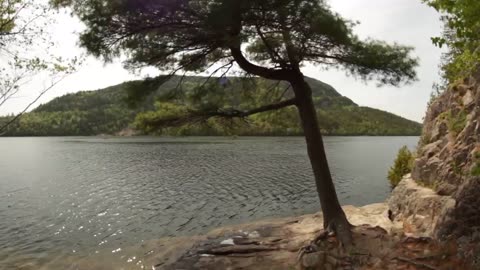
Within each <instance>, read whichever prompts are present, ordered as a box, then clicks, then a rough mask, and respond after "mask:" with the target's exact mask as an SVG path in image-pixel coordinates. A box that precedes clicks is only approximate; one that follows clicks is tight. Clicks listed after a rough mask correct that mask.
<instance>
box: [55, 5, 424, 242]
mask: <svg viewBox="0 0 480 270" xmlns="http://www.w3.org/2000/svg"><path fill="white" fill-rule="evenodd" d="M54 3H55V4H56V5H57V6H69V7H71V8H72V10H73V12H74V13H75V14H76V15H78V16H79V18H80V19H81V20H82V21H83V22H84V23H85V24H86V30H85V31H84V32H83V33H82V34H81V37H80V40H81V44H82V45H83V46H84V47H86V48H87V49H88V51H89V52H90V53H92V54H93V55H95V56H98V57H103V58H104V59H105V60H107V61H108V60H111V59H113V58H114V57H118V56H123V55H124V56H127V57H128V60H127V61H126V65H127V66H128V67H130V68H138V67H144V66H154V67H157V68H158V69H160V70H164V71H170V72H175V71H180V70H182V71H192V72H203V71H207V70H209V67H212V66H215V67H216V66H220V68H219V69H218V70H222V68H223V70H224V72H228V70H229V69H230V68H231V67H232V66H233V65H234V64H236V65H237V66H238V67H239V68H240V69H242V70H243V71H245V72H246V73H248V74H251V75H253V76H259V77H263V78H266V79H270V80H277V81H286V82H288V83H289V84H290V85H291V87H292V89H293V93H294V97H292V98H291V99H283V100H280V101H279V102H276V103H273V104H268V105H264V106H260V107H257V108H249V109H242V110H239V109H235V108H231V109H228V110H217V109H215V108H213V109H210V108H203V109H202V110H191V111H189V113H188V114H182V115H181V116H179V117H178V118H176V117H172V116H169V117H168V118H167V119H159V120H158V121H157V124H158V125H175V124H178V123H183V122H185V120H194V121H198V120H199V119H209V118H212V117H216V118H219V117H222V118H241V117H247V116H249V115H253V114H257V113H261V112H265V111H270V110H277V109H281V108H285V107H288V106H296V107H297V109H298V112H299V115H300V122H301V126H302V128H303V131H304V134H305V138H306V143H307V150H308V155H309V157H310V162H311V165H312V168H313V172H314V176H315V182H316V185H317V191H318V194H319V198H320V202H321V207H322V212H323V216H324V227H325V228H326V229H328V230H330V231H334V232H336V233H337V236H338V237H339V239H340V241H341V242H342V243H344V244H346V245H349V244H350V243H351V241H352V239H351V232H350V224H349V222H348V220H347V218H346V216H345V213H344V212H343V210H342V208H341V206H340V203H339V201H338V198H337V195H336V192H335V188H334V184H333V181H332V176H331V173H330V170H329V166H328V162H327V158H326V154H325V149H324V145H323V140H322V135H321V133H320V128H319V123H318V121H317V114H316V111H315V107H314V101H313V98H312V90H311V88H310V86H309V85H308V83H306V81H305V78H304V75H303V73H302V70H301V67H302V66H303V65H304V64H306V63H313V64H316V65H319V66H322V67H324V68H329V67H334V68H341V69H345V70H346V71H347V72H348V73H349V74H352V75H354V76H357V77H359V78H360V79H363V80H377V81H378V82H379V83H380V84H389V85H399V84H401V83H408V82H411V81H413V80H414V79H415V78H416V73H415V71H414V67H415V66H416V65H417V59H414V58H412V57H411V56H410V52H411V50H412V49H411V48H409V47H405V46H400V45H397V44H394V45H388V44H386V43H384V42H381V41H376V40H366V41H365V40H360V39H359V38H358V37H357V36H356V35H354V34H353V30H352V28H353V26H354V23H353V22H350V21H348V20H345V19H343V18H342V17H341V16H340V15H338V14H337V13H334V12H333V11H331V9H330V8H329V6H328V5H327V4H326V3H325V1H322V0H105V1H98V0H54ZM180 118H181V119H183V120H182V121H180V120H181V119H180Z"/></svg>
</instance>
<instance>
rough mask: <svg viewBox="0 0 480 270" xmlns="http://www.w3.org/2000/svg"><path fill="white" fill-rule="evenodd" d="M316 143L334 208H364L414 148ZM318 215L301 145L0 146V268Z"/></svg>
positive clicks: (48, 141) (213, 141) (25, 142)
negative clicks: (397, 160)
mask: <svg viewBox="0 0 480 270" xmlns="http://www.w3.org/2000/svg"><path fill="white" fill-rule="evenodd" d="M325 140H326V142H325V144H326V148H327V155H328V158H329V162H330V166H331V170H332V173H333V176H334V179H335V185H336V188H337V192H338V195H339V197H340V201H341V203H342V204H354V205H365V204H369V203H374V202H380V201H383V200H384V199H385V198H386V197H387V196H388V194H389V192H390V187H389V184H388V182H387V179H386V174H387V170H388V168H389V166H391V164H392V162H393V159H394V157H395V155H396V152H397V151H398V149H399V148H400V147H401V146H402V145H407V146H409V147H410V148H411V149H413V148H414V147H415V146H416V144H417V141H418V137H327V138H326V139H325ZM318 210H319V202H318V198H317V195H316V192H315V185H314V180H313V176H312V172H311V169H310V165H309V162H308V158H307V154H306V147H305V142H304V140H303V138H301V137H288V138H284V137H282V138H279V137H262V138H216V137H199V138H197V137H194V138H108V139H103V138H96V137H85V138H82V137H66V138H0V269H20V266H22V265H23V267H28V266H31V267H32V269H40V268H41V266H42V265H46V264H48V262H49V261H51V259H52V258H54V257H55V258H61V257H62V256H72V255H75V256H80V257H81V256H83V257H85V256H89V255H91V254H94V253H96V252H98V250H111V251H112V252H113V253H114V251H115V250H118V249H120V248H124V247H128V246H131V245H134V244H137V243H141V242H142V241H147V240H150V239H158V238H161V237H166V236H182V235H192V234H199V233H204V232H207V231H209V230H210V229H212V228H214V227H218V226H223V225H228V224H236V223H241V222H246V221H254V220H258V219H262V218H267V217H284V216H291V215H299V214H305V213H313V212H316V211H318ZM122 259H123V257H122ZM17 267H18V268H17ZM25 269H27V268H25ZM28 269H29V268H28ZM49 269H51V268H49Z"/></svg>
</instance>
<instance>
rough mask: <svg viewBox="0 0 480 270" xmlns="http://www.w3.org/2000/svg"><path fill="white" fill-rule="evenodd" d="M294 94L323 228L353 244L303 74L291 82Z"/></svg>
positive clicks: (341, 240)
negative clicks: (322, 219)
mask: <svg viewBox="0 0 480 270" xmlns="http://www.w3.org/2000/svg"><path fill="white" fill-rule="evenodd" d="M290 84H291V85H292V88H293V91H294V93H295V97H296V101H297V108H298V112H299V114H300V118H301V122H302V127H303V131H304V134H305V139H306V142H307V151H308V156H309V158H310V163H311V165H312V169H313V174H314V176H315V183H316V186H317V192H318V196H319V197H320V204H321V207H322V212H323V218H324V224H323V225H324V228H325V229H327V230H329V231H333V232H335V233H336V234H337V237H338V239H339V240H340V242H342V243H343V244H344V245H346V246H349V245H350V244H351V243H352V239H351V232H350V227H351V225H350V223H349V222H348V220H347V218H346V216H345V213H344V212H343V209H342V207H341V206H340V203H339V201H338V198H337V193H336V191H335V186H334V184H333V180H332V175H331V173H330V168H329V166H328V161H327V156H326V154H325V148H324V145H323V139H322V134H321V132H320V128H319V125H318V120H317V113H316V110H315V106H314V103H313V98H312V90H311V88H310V86H309V85H308V83H307V82H305V80H304V77H303V74H301V73H300V74H299V75H298V76H296V78H295V79H293V80H291V81H290Z"/></svg>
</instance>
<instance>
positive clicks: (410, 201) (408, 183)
mask: <svg viewBox="0 0 480 270" xmlns="http://www.w3.org/2000/svg"><path fill="white" fill-rule="evenodd" d="M388 207H389V210H390V213H389V214H390V217H391V218H392V220H393V221H394V222H395V226H396V227H398V226H401V228H402V231H403V232H404V233H405V234H406V235H408V236H420V237H434V238H436V234H437V227H438V225H439V222H441V218H443V217H445V216H446V213H447V212H448V211H451V210H452V209H453V208H454V207H455V200H454V199H453V198H452V197H450V196H441V195H438V194H437V193H436V192H435V191H433V190H432V189H430V188H428V187H424V186H420V185H419V184H417V182H415V181H414V180H413V179H412V177H411V175H410V174H407V175H406V176H405V177H404V178H403V179H402V181H401V182H400V183H399V184H398V186H397V187H395V189H394V190H393V192H392V195H391V196H390V198H389V200H388Z"/></svg>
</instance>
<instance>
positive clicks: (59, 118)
mask: <svg viewBox="0 0 480 270" xmlns="http://www.w3.org/2000/svg"><path fill="white" fill-rule="evenodd" d="M179 80H182V83H181V84H179ZM204 81H205V78H202V77H185V78H180V77H174V78H172V79H171V80H169V81H168V82H166V83H164V84H161V86H159V85H160V84H157V83H158V81H157V80H149V81H131V82H126V83H122V84H119V85H116V86H111V87H108V88H105V89H101V90H97V91H84V92H78V93H75V94H68V95H64V96H62V97H58V98H55V99H54V100H52V101H50V102H48V103H46V104H42V105H40V106H39V107H38V108H36V109H35V110H33V111H32V112H30V113H27V114H25V115H24V116H22V117H21V118H20V119H19V121H17V122H16V123H14V124H12V125H11V126H9V128H8V130H7V132H6V133H5V135H6V136H80V135H99V134H112V135H114V134H118V133H119V132H120V131H122V130H126V129H134V130H136V131H137V132H136V133H137V134H159V133H162V134H168V135H234V134H236V135H300V134H301V128H300V126H299V124H298V122H299V121H298V116H297V113H296V109H295V108H294V107H290V108H285V109H282V110H279V111H275V112H267V113H262V114H258V115H254V116H251V117H249V119H247V121H234V122H231V121H228V122H226V121H222V120H221V119H211V120H209V121H208V122H206V123H197V124H189V125H184V126H181V127H176V128H166V129H162V130H160V131H159V130H157V129H152V127H149V126H148V125H145V124H144V122H145V120H148V119H151V118H158V117H163V116H165V114H175V113H181V112H182V111H185V110H186V108H189V106H196V107H198V106H200V107H205V106H215V107H216V108H226V107H235V108H248V107H251V106H252V105H253V106H258V105H262V104H266V102H268V101H269V100H273V99H275V100H276V99H278V98H280V97H282V96H283V97H286V96H288V95H292V93H291V90H289V89H287V87H286V85H285V84H283V83H280V84H276V83H274V82H271V81H266V80H263V79H245V78H233V77H232V78H228V79H223V80H221V79H218V78H211V79H210V80H209V83H207V84H202V83H203V82H204ZM220 82H221V83H220ZM308 82H309V84H310V86H311V87H312V90H313V93H314V101H315V104H316V106H317V113H318V117H319V121H320V124H321V127H322V131H323V132H324V134H325V135H419V134H420V132H421V125H420V124H419V123H417V122H413V121H410V120H407V119H404V118H401V117H399V116H396V115H394V114H391V113H387V112H384V111H381V110H377V109H372V108H368V107H360V106H358V105H356V104H355V103H353V102H352V101H351V100H350V99H348V98H346V97H343V96H342V95H340V94H339V93H338V92H337V91H335V89H334V88H332V87H331V86H329V85H327V84H324V83H322V82H320V81H317V80H314V79H311V78H308ZM179 85H181V86H180V87H179ZM212 85H214V86H213V89H214V90H212V89H211V88H209V87H211V86H212ZM219 85H221V86H222V87H218V86H219ZM144 90H154V91H144ZM252 90H254V91H252ZM132 93H136V94H135V95H134V96H137V97H138V93H140V95H141V94H142V93H145V96H146V97H144V98H143V99H140V101H138V102H136V105H135V106H132V103H133V102H132V100H136V99H135V97H132ZM269 97H270V98H269ZM9 118H10V117H3V118H0V124H1V122H4V121H8V119H9Z"/></svg>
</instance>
